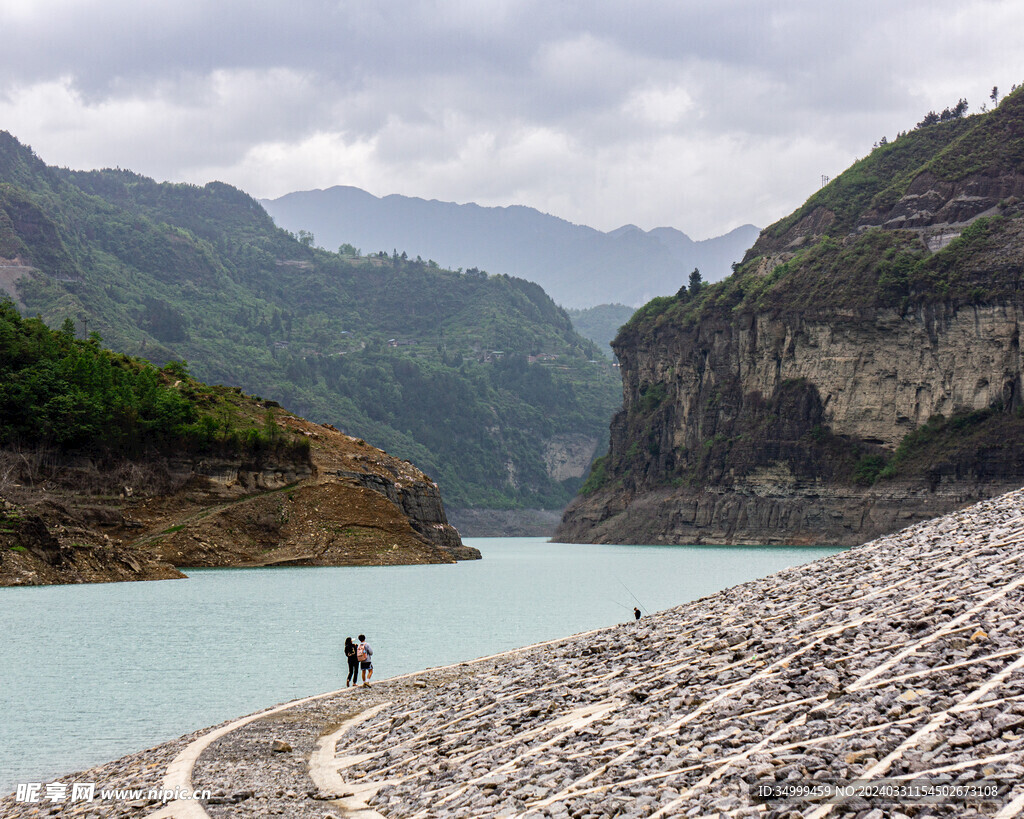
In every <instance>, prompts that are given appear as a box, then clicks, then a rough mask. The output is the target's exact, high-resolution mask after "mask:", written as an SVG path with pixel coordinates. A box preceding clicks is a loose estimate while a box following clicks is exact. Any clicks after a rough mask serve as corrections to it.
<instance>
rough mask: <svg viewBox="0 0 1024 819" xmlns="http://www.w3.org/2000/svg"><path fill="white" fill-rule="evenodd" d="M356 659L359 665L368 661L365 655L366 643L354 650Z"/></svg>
mask: <svg viewBox="0 0 1024 819" xmlns="http://www.w3.org/2000/svg"><path fill="white" fill-rule="evenodd" d="M356 659H357V660H359V662H361V663H365V662H366V661H367V660H368V659H370V658H369V657H368V656H367V655H366V643H360V644H359V646H358V647H357V648H356Z"/></svg>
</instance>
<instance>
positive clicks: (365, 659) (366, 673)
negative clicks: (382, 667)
mask: <svg viewBox="0 0 1024 819" xmlns="http://www.w3.org/2000/svg"><path fill="white" fill-rule="evenodd" d="M371 657H373V649H372V648H370V644H369V643H368V642H366V635H365V634H360V635H359V645H358V646H356V659H357V660H359V667H360V668H361V669H362V670H363V685H364V686H366V687H367V688H369V687H370V678H371V677H373V660H371V659H370V658H371Z"/></svg>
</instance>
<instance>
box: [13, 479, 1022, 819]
mask: <svg viewBox="0 0 1024 819" xmlns="http://www.w3.org/2000/svg"><path fill="white" fill-rule="evenodd" d="M1022 633H1024V492H1013V493H1010V494H1008V495H1005V496H1003V497H1001V498H997V499H994V500H990V501H985V502H982V503H980V504H978V505H976V506H974V507H971V508H969V509H966V510H963V511H960V512H957V513H954V514H951V515H948V516H946V517H943V518H938V519H936V520H934V521H929V522H927V523H924V524H919V525H917V526H914V527H911V528H909V529H905V530H903V531H902V532H898V533H896V534H893V535H890V536H887V537H884V538H880V539H879V540H876V541H873V542H871V543H868V544H865V545H864V546H861V547H857V548H855V549H852V550H850V551H848V552H845V553H843V554H839V555H834V556H832V557H829V558H824V559H822V560H819V561H817V562H815V563H812V564H809V565H807V566H802V567H799V568H795V569H790V570H786V571H784V572H780V573H779V574H776V575H772V576H771V577H768V578H764V579H762V580H758V581H754V582H751V583H745V584H743V585H741V586H737V587H734V588H732V589H727V590H726V591H724V592H720V593H718V594H715V595H712V596H710V597H707V598H704V599H702V600H698V601H695V602H693V603H689V604H686V605H683V606H680V607H678V608H675V609H671V610H669V611H666V612H662V613H659V614H656V615H653V616H650V617H645V618H644V619H643V620H642V621H641V622H640V623H639V624H632V623H630V624H628V625H624V626H620V627H616V628H611V629H603V630H600V631H597V632H592V633H589V634H586V635H577V636H575V637H572V638H568V639H566V640H562V641H557V642H555V643H552V644H548V645H544V646H538V647H530V648H526V649H520V650H518V651H515V652H509V653H508V654H505V655H500V656H498V657H495V658H488V659H485V660H481V661H476V662H473V663H469V664H464V665H462V666H456V667H452V668H447V669H437V670H432V671H427V672H423V673H420V674H417V675H410V676H408V677H405V678H399V679H395V680H390V681H384V682H381V683H379V684H376V685H374V686H373V687H372V688H370V689H364V688H359V689H357V690H352V691H347V692H345V691H343V692H335V693H334V694H331V695H325V696H324V697H322V698H320V699H317V700H314V701H311V702H307V703H304V704H302V705H300V706H296V707H294V708H290V709H287V710H283V711H280V712H278V713H275V714H272V715H270V716H268V717H266V718H263V719H257V720H255V721H252V722H250V723H249V724H247V725H245V726H243V727H241V728H239V729H237V730H234V731H232V732H230V733H228V734H226V735H225V736H223V737H221V738H220V739H218V740H217V741H216V742H214V743H213V744H211V745H210V747H209V748H208V749H207V750H206V751H204V752H203V754H202V755H201V756H200V758H199V761H198V763H197V765H196V766H195V769H194V771H193V773H192V784H193V787H195V788H204V789H208V790H210V791H211V792H212V794H213V796H212V798H210V799H208V800H206V801H205V802H204V804H205V809H206V811H207V813H208V815H209V816H213V817H228V816H230V817H249V816H252V817H262V816H288V817H316V819H322V818H323V817H325V816H344V815H362V816H364V817H372V816H378V815H380V816H387V817H392V816H395V817H397V816H402V817H411V816H417V817H435V816H436V817H443V816H465V817H476V816H524V817H542V816H543V817H548V816H550V817H590V818H592V819H597V818H598V817H670V816H705V815H711V816H720V815H724V816H737V817H741V816H768V817H811V816H814V817H823V816H827V815H837V816H838V815H843V816H858V817H862V818H863V819H881V817H883V816H893V817H899V816H960V817H973V816H998V817H1000V819H1007V817H1010V816H1016V815H1019V814H1021V813H1022V812H1024V642H1022V638H1021V636H1020V635H1021V634H1022ZM275 742H276V743H277V744H276V748H277V749H276V750H275ZM184 744H185V741H184V740H179V741H177V742H176V743H170V744H168V745H165V746H161V747H160V748H158V749H155V750H154V751H151V752H146V753H143V754H136V755H133V756H132V757H126V758H125V760H121V761H119V762H118V763H111V765H108V766H104V767H103V768H100V769H94V770H93V771H92V772H89V775H90V776H94V777H95V778H96V780H97V781H99V780H100V779H101V776H102V777H106V779H104V780H103V781H104V782H106V781H118V782H122V781H132V782H144V783H146V786H147V787H153V786H154V785H157V784H159V781H160V778H161V777H162V776H163V772H164V770H165V769H166V765H167V761H168V759H169V758H170V757H172V756H173V755H174V754H175V753H177V751H179V750H180V749H181V748H182V747H183V745H184ZM311 760H312V761H313V763H314V764H313V767H314V770H313V772H312V775H311V772H310V764H311ZM145 766H150V767H148V768H147V767H145ZM74 778H75V777H71V778H70V779H72V780H73V779H74ZM78 778H79V779H81V778H82V777H78ZM864 779H869V780H872V781H875V782H876V784H878V781H879V780H882V782H881V783H880V789H881V790H882V791H883V797H875V796H872V795H871V794H870V793H869V792H867V791H865V790H864V789H858V788H857V786H856V783H857V782H858V780H864ZM943 782H946V783H949V784H947V785H943ZM851 783H852V784H851ZM844 785H850V786H851V787H852V788H853V790H852V791H851V793H852V796H850V797H849V798H847V799H846V800H845V801H843V802H839V801H834V802H831V803H829V802H825V801H821V800H819V801H812V800H810V799H808V798H802V799H790V800H788V801H783V800H780V799H778V798H768V799H761V798H759V797H758V794H757V792H758V789H759V788H762V789H767V788H768V787H769V786H771V787H775V788H777V789H790V790H791V791H792V790H797V791H801V789H802V791H801V792H806V791H807V790H808V789H811V788H818V789H822V788H825V787H832V788H836V787H839V786H844ZM954 785H955V786H957V787H958V788H959V791H958V793H959V795H957V792H954V795H952V796H951V795H950V794H949V791H950V790H951V789H952V786H954ZM940 786H941V787H943V788H945V791H944V792H941V793H940V794H939V797H941V798H937V799H936V800H934V804H931V803H928V802H927V801H926V800H925V796H926V795H927V794H928V793H931V792H933V791H934V789H936V788H938V787H940ZM915 787H916V790H914V788H915ZM922 788H923V789H925V790H922ZM893 789H897V790H895V793H896V794H897V796H896V798H895V799H888V801H886V798H887V797H886V796H885V795H886V794H891V793H893ZM928 789H932V790H931V791H930V790H928ZM964 794H966V795H967V796H969V797H970V798H969V799H965V798H964ZM92 804H93V805H94V807H93V808H92V810H93V811H94V812H93V813H92V814H89V813H86V812H79V813H75V812H72V811H71V810H70V808H71V807H72V806H71V805H67V806H65V807H64V808H63V811H62V810H61V808H60V806H55V808H56V811H55V812H54V813H53V814H47V813H45V812H40V813H33V812H32V810H33V809H34V808H37V807H39V806H29V805H25V804H16V803H14V802H13V801H12V800H11V799H10V798H8V799H6V800H2V801H0V815H3V816H11V817H21V816H32V815H68V816H72V815H74V816H86V815H95V816H144V815H148V814H151V813H152V811H153V809H154V808H156V807H159V805H149V804H147V805H137V806H134V807H131V808H129V807H128V806H126V805H125V804H124V803H118V804H111V805H104V806H102V807H101V809H99V810H98V812H97V807H95V805H96V803H92ZM187 804H188V805H190V806H192V807H198V804H197V803H187ZM185 805H186V803H183V802H178V803H172V806H171V807H170V809H167V810H165V812H164V813H162V814H161V815H162V816H170V815H176V816H184V815H185V814H184V813H181V812H179V811H180V809H181V808H183V807H184V806H185ZM359 808H365V810H364V811H362V812H361V813H357V812H354V811H357V809H359ZM49 809H50V808H49V806H45V807H44V810H49ZM200 815H201V814H200Z"/></svg>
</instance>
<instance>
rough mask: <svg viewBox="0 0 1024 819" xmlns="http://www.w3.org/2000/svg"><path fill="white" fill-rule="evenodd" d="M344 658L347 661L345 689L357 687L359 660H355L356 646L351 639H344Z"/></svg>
mask: <svg viewBox="0 0 1024 819" xmlns="http://www.w3.org/2000/svg"><path fill="white" fill-rule="evenodd" d="M345 658H346V659H347V660H348V677H346V678H345V687H346V688H348V687H349V685H359V660H357V659H356V645H355V643H353V642H352V638H351V637H346V638H345Z"/></svg>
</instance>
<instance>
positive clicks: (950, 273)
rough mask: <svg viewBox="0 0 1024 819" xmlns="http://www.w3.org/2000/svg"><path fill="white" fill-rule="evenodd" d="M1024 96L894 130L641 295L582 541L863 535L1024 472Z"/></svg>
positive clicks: (578, 517) (585, 501)
mask: <svg viewBox="0 0 1024 819" xmlns="http://www.w3.org/2000/svg"><path fill="white" fill-rule="evenodd" d="M1022 193H1024V96H1022V94H1021V93H1020V92H1018V93H1016V94H1014V95H1011V96H1010V97H1008V98H1007V99H1006V100H1005V101H1004V103H1003V104H1002V105H1001V106H1000V107H999V108H998V109H997V110H996V111H994V112H992V113H991V114H988V115H985V116H977V117H971V118H969V119H968V120H957V121H954V122H950V123H942V124H940V125H935V126H931V127H930V128H922V129H920V130H919V131H915V132H912V133H911V134H907V135H905V136H902V137H901V138H900V139H898V140H897V141H896V142H894V143H892V144H890V145H886V146H882V147H881V148H879V149H878V150H876V151H875V152H874V153H873V154H872V155H871V156H870V157H868V158H867V159H865V160H862V161H861V162H860V163H858V164H857V165H855V166H854V167H853V168H851V169H850V170H849V171H847V173H846V174H844V175H843V176H841V177H840V178H839V179H837V180H835V181H834V182H833V183H832V184H831V185H829V186H828V187H827V188H825V189H823V190H822V191H820V192H819V193H818V194H816V195H815V196H814V197H812V198H811V199H810V200H809V201H808V203H807V204H805V205H804V206H803V207H802V208H801V209H799V210H798V211H797V212H796V213H794V214H793V215H792V216H790V217H787V218H786V219H784V220H782V221H781V222H779V223H777V224H776V225H773V226H771V227H769V228H767V229H766V230H765V231H764V232H763V233H762V235H761V237H760V238H759V240H758V242H757V243H756V244H755V245H754V247H753V248H752V249H751V251H750V252H749V253H748V256H747V258H746V259H745V260H744V264H743V266H742V267H741V268H740V269H739V270H738V271H737V272H736V273H735V274H734V275H733V276H732V277H730V279H728V280H726V281H725V282H723V283H721V284H720V285H715V286H713V287H706V288H704V289H703V290H701V291H700V292H698V293H690V292H687V291H686V289H685V288H684V289H683V290H681V291H680V293H679V294H678V295H677V296H676V297H675V298H668V299H658V300H655V302H652V303H651V304H649V305H647V306H646V307H645V308H642V309H641V310H640V311H638V313H637V316H636V317H635V318H634V319H633V320H632V321H631V322H630V323H629V324H628V325H627V326H626V327H625V328H624V329H623V332H622V333H621V334H620V335H619V337H618V338H617V339H616V341H615V344H614V347H615V350H616V353H617V355H618V356H619V359H620V362H621V364H622V368H621V369H622V378H623V397H624V406H623V410H622V411H621V412H620V413H619V414H618V415H617V416H616V417H615V419H614V421H613V422H612V426H611V446H610V451H609V453H608V455H606V456H605V457H604V458H603V459H600V460H599V461H598V462H597V463H596V465H595V469H594V471H593V472H592V474H591V476H590V478H589V479H588V481H587V484H586V486H585V487H584V494H583V495H581V497H580V498H578V499H577V500H576V501H574V503H573V504H572V505H571V506H570V508H569V509H568V510H567V512H566V514H565V517H564V518H563V522H562V524H561V526H560V528H559V531H558V534H557V537H558V538H559V539H563V540H573V541H588V540H589V541H597V542H613V541H618V542H632V543H637V542H653V543H657V542H673V543H840V544H852V543H857V542H861V541H864V540H866V539H869V538H871V537H875V536H877V535H879V534H882V533H884V532H888V531H891V530H893V529H896V528H899V527H900V526H902V525H905V524H907V523H909V522H912V521H915V520H920V519H925V518H929V517H933V516H934V515H937V514H940V513H942V512H945V511H948V510H949V509H951V508H954V507H957V506H960V505H963V504H966V503H968V502H971V501H972V500H975V499H977V498H979V497H984V496H989V495H993V494H997V493H1000V492H1003V491H1005V490H1007V489H1010V488H1015V487H1018V486H1020V485H1021V483H1024V420H1022V417H1021V415H1022V412H1021V408H1022V406H1024V404H1022V382H1021V371H1022V366H1024V361H1022V357H1021V351H1020V326H1021V323H1022V319H1024V296H1022V295H1021V292H1022V287H1021V285H1022V284H1024V281H1022V272H1024V208H1022V206H1021V204H1020V202H1019V201H1018V199H1017V198H1016V197H1017V196H1018V195H1020V194H1022Z"/></svg>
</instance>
